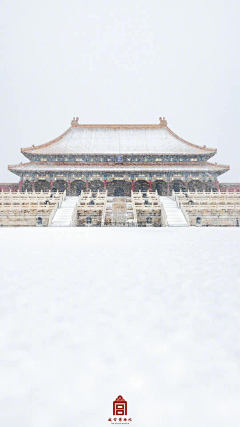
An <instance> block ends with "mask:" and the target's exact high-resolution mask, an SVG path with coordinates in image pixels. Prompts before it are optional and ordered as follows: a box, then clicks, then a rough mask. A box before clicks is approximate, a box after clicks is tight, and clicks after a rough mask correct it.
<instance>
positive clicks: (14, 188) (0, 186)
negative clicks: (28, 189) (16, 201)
mask: <svg viewBox="0 0 240 427" xmlns="http://www.w3.org/2000/svg"><path fill="white" fill-rule="evenodd" d="M10 190H11V191H12V192H16V191H18V184H12V183H6V184H0V191H4V192H8V191H10Z"/></svg>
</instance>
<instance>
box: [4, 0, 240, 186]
mask: <svg viewBox="0 0 240 427" xmlns="http://www.w3.org/2000/svg"><path fill="white" fill-rule="evenodd" d="M1 4H2V8H1V21H2V22H1V26H2V29H3V30H2V37H1V49H2V51H3V56H2V61H1V75H2V80H1V156H0V162H1V163H0V182H14V181H18V178H17V176H15V175H13V174H12V173H10V172H8V171H7V165H8V164H16V163H19V162H20V161H23V162H24V161H25V158H24V157H23V156H22V155H21V154H20V148H21V147H28V146H30V145H32V144H35V145H38V144H41V143H45V142H47V141H49V140H51V139H53V138H56V137H57V136H59V135H60V134H61V133H62V132H64V131H65V130H66V129H67V128H68V127H69V125H70V121H71V119H72V117H73V116H75V115H77V116H79V118H80V123H158V121H159V120H158V118H159V116H161V115H165V116H166V118H167V120H168V124H169V127H170V128H171V129H172V130H173V131H174V132H175V133H177V134H178V135H179V136H180V137H182V138H184V139H186V140H188V141H190V142H192V143H196V144H199V145H204V144H206V145H207V146H208V147H216V148H217V149H218V154H217V155H216V156H215V157H214V158H213V159H212V160H213V161H214V162H215V161H218V162H219V163H222V164H230V165H231V170H230V172H228V173H227V174H225V175H223V176H222V177H220V180H221V181H224V182H239V181H240V149H239V146H240V125H239V117H240V114H239V113H240V102H239V100H240V89H239V86H240V85H239V75H240V74H239V72H240V66H239V56H240V55H239V45H240V38H239V11H240V10H239V2H238V1H237V0H236V1H235V0H228V1H227V2H226V1H222V0H201V1H199V0H194V1H187V0H182V1H177V0H166V1H165V0H158V1H156V0H155V1H149V0H121V1H114V0H98V1H91V0H88V1H81V0H80V1H79V0H78V1H75V0H68V1H66V0H58V1H56V0H42V1H41V2H40V1H36V0H35V1H34V0H31V1H30V0H28V1H26V0H20V1H19V0H15V1H14V0H2V1H1ZM26 161H27V159H26Z"/></svg>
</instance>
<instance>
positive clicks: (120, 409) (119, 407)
mask: <svg viewBox="0 0 240 427" xmlns="http://www.w3.org/2000/svg"><path fill="white" fill-rule="evenodd" d="M113 415H127V401H126V400H124V399H123V397H122V396H118V397H117V399H116V400H114V402H113ZM121 421H122V420H121Z"/></svg>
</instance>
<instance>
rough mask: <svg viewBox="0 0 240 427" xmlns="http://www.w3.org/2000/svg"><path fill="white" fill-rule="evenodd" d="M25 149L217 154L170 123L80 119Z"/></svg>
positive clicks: (36, 151)
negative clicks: (82, 121) (108, 122)
mask: <svg viewBox="0 0 240 427" xmlns="http://www.w3.org/2000/svg"><path fill="white" fill-rule="evenodd" d="M21 151H22V153H26V154H27V153H29V154H39V155H50V154H52V155H61V154H179V155H183V154H189V155H198V154H203V155H204V154H207V155H209V154H211V153H213V154H215V153H216V151H217V150H216V149H210V148H206V147H205V146H204V147H203V148H202V147H199V146H197V145H194V144H191V143H189V142H187V141H184V140H183V139H181V138H180V137H178V136H177V135H175V134H174V133H173V132H172V131H171V130H170V129H169V128H168V127H167V122H166V120H165V119H164V120H162V119H161V122H160V124H159V125H79V124H78V122H77V119H74V120H73V121H72V126H71V128H69V129H68V130H67V131H66V132H65V133H64V134H63V135H61V136H60V137H58V138H56V139H54V140H53V141H50V142H48V143H46V144H43V145H39V146H37V147H35V146H32V147H30V148H23V149H22V150H21Z"/></svg>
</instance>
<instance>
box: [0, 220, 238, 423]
mask: <svg viewBox="0 0 240 427" xmlns="http://www.w3.org/2000/svg"><path fill="white" fill-rule="evenodd" d="M0 243H1V288H0V333H1V340H0V356H1V362H0V372H1V373H0V426H2V427H104V426H108V425H111V423H110V422H108V418H109V417H112V415H113V414H112V402H113V400H115V399H116V398H117V396H118V395H122V396H123V397H124V398H125V399H126V400H127V402H128V416H129V417H131V418H132V422H130V425H132V426H135V427H238V426H239V425H240V404H239V402H240V370H239V362H240V338H239V336H240V334H239V308H240V307H239V305H240V304H239V301H240V298H239V293H240V282H239V275H240V274H239V273H240V267H239V259H240V250H239V249H240V229H237V228H228V229H227V228H222V229H220V228H184V229H182V228H170V229H169V228H162V229H150V228H117V229H116V228H115V229H114V228H92V229H91V228H87V229H83V228H65V229H57V228H29V229H27V228H19V229H16V228H15V229H1V230H0Z"/></svg>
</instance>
